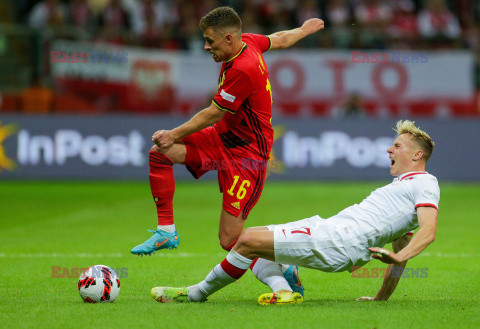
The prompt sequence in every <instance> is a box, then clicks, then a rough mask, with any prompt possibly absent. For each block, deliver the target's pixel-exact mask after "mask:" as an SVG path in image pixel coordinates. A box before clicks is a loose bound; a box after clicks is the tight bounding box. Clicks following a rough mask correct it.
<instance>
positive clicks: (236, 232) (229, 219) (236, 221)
mask: <svg viewBox="0 0 480 329" xmlns="http://www.w3.org/2000/svg"><path fill="white" fill-rule="evenodd" d="M244 226H245V220H244V219H243V214H242V213H240V215H238V216H234V215H232V214H230V213H228V212H227V211H226V210H225V209H223V208H222V212H221V214H220V224H219V228H218V238H219V240H220V245H221V246H222V248H223V249H224V250H227V251H230V250H231V249H232V248H233V246H234V245H235V243H236V242H237V240H238V238H239V237H240V234H242V231H243V227H244Z"/></svg>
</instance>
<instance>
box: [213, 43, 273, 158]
mask: <svg viewBox="0 0 480 329" xmlns="http://www.w3.org/2000/svg"><path fill="white" fill-rule="evenodd" d="M242 41H243V47H242V49H241V50H240V51H239V53H238V54H237V55H236V56H234V57H233V58H231V59H230V60H228V61H225V62H223V65H222V70H221V71H220V77H219V80H218V93H217V94H216V95H215V97H214V99H213V103H214V104H215V105H216V106H217V107H218V108H219V109H220V110H223V111H227V113H225V115H224V116H223V118H222V120H220V121H219V122H217V123H216V124H215V125H214V128H215V129H216V131H217V132H218V134H219V136H220V139H221V140H222V142H223V144H224V145H225V147H227V148H228V149H229V150H230V152H231V153H232V154H233V155H235V156H240V157H245V158H250V159H256V160H263V159H269V155H270V150H271V148H272V144H273V129H272V124H271V120H272V94H271V89H270V81H269V80H268V68H267V65H266V64H265V60H264V59H263V56H262V53H264V52H266V51H267V50H269V49H270V46H271V41H270V38H268V37H266V36H263V35H258V34H249V33H244V34H242Z"/></svg>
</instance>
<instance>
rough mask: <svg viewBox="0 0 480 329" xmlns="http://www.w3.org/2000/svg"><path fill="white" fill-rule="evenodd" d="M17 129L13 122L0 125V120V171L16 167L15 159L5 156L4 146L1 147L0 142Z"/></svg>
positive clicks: (0, 123)
mask: <svg viewBox="0 0 480 329" xmlns="http://www.w3.org/2000/svg"><path fill="white" fill-rule="evenodd" d="M16 131H17V126H16V125H14V124H9V125H5V126H2V122H0V173H1V172H2V171H3V170H4V169H6V170H13V169H15V167H16V163H15V161H13V160H12V159H10V158H9V157H7V154H6V153H5V148H4V147H3V145H2V143H3V141H4V140H5V139H7V137H8V136H10V135H13V134H14V133H15V132H16Z"/></svg>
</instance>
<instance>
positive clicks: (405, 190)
mask: <svg viewBox="0 0 480 329" xmlns="http://www.w3.org/2000/svg"><path fill="white" fill-rule="evenodd" d="M439 201H440V188H439V186H438V181H437V179H436V178H435V177H434V176H433V175H430V174H429V173H427V172H409V173H405V174H402V175H400V176H399V177H397V178H395V179H394V180H393V182H392V183H391V184H388V185H386V186H384V187H381V188H378V189H376V190H375V191H373V192H372V193H371V194H370V195H369V196H368V197H367V198H366V199H364V200H363V201H362V202H361V203H360V204H355V205H353V206H351V207H348V208H346V209H344V210H342V211H341V212H339V213H338V214H337V215H335V216H333V217H330V218H328V219H326V221H334V222H333V223H330V224H333V225H334V226H335V227H336V229H337V232H339V233H340V236H341V238H342V241H343V244H344V247H345V249H346V251H347V253H348V256H349V257H350V259H351V260H352V262H353V265H354V266H361V265H363V264H365V263H367V262H368V261H369V260H370V259H371V255H370V253H369V252H368V250H367V248H369V247H383V246H384V245H385V244H387V243H390V242H392V241H393V240H395V239H397V238H399V237H401V236H403V235H405V234H407V233H409V232H411V231H412V230H414V229H416V228H417V227H418V220H417V211H416V209H417V208H418V207H423V206H427V207H434V208H436V209H437V210H438V204H439Z"/></svg>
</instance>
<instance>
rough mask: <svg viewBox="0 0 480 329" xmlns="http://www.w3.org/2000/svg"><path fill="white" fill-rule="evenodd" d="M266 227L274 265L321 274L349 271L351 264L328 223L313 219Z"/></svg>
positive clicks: (338, 238)
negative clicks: (318, 271)
mask: <svg viewBox="0 0 480 329" xmlns="http://www.w3.org/2000/svg"><path fill="white" fill-rule="evenodd" d="M267 228H268V229H269V230H271V231H273V232H274V233H273V236H274V249H275V262H277V263H280V264H292V265H298V266H302V267H308V268H313V269H317V270H320V271H324V272H341V271H346V270H351V267H352V261H351V260H350V258H349V257H348V254H347V252H346V250H345V248H344V246H343V242H342V238H341V236H340V234H339V233H338V231H337V229H336V227H335V224H334V223H333V222H332V221H330V220H325V219H322V218H321V217H319V216H313V217H310V218H306V219H302V220H299V221H296V222H291V223H287V224H279V225H269V226H267Z"/></svg>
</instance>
